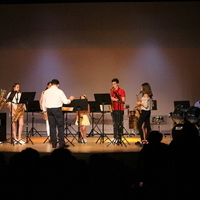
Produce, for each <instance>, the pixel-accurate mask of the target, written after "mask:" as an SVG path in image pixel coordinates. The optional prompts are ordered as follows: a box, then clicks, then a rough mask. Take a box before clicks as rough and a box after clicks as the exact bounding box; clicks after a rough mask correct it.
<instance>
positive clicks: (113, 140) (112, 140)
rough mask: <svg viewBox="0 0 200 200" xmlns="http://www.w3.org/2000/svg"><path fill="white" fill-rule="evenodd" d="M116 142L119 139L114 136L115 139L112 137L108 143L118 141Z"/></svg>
mask: <svg viewBox="0 0 200 200" xmlns="http://www.w3.org/2000/svg"><path fill="white" fill-rule="evenodd" d="M116 142H117V140H116V139H115V138H113V139H111V140H110V141H109V142H108V143H112V144H114V143H116Z"/></svg>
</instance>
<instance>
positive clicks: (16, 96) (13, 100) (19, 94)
mask: <svg viewBox="0 0 200 200" xmlns="http://www.w3.org/2000/svg"><path fill="white" fill-rule="evenodd" d="M10 94H11V92H9V93H8V95H7V99H8V98H9V96H10ZM21 95H22V93H21V92H16V94H15V96H14V97H13V99H12V103H15V104H17V103H19V101H20V98H21ZM8 103H9V104H10V102H8Z"/></svg>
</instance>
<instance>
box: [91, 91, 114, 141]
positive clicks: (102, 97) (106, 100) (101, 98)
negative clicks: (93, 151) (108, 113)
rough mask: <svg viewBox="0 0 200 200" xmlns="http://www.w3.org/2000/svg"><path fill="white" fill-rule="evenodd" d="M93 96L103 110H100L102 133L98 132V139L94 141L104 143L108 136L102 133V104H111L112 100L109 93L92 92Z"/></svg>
mask: <svg viewBox="0 0 200 200" xmlns="http://www.w3.org/2000/svg"><path fill="white" fill-rule="evenodd" d="M94 98H95V100H96V101H97V102H99V104H100V105H102V107H103V110H102V133H101V134H100V136H99V138H98V140H97V141H96V143H97V142H98V141H100V144H101V143H104V142H105V141H106V140H107V139H108V140H110V139H109V137H108V136H107V135H106V134H105V133H104V113H105V112H104V105H111V104H112V101H111V97H110V94H109V93H103V94H94ZM105 138H107V139H105ZM104 139H105V140H104ZM110 141H111V140H110Z"/></svg>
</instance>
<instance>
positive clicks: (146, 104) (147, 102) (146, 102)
mask: <svg viewBox="0 0 200 200" xmlns="http://www.w3.org/2000/svg"><path fill="white" fill-rule="evenodd" d="M141 100H142V104H143V105H142V106H141V110H146V111H148V110H152V105H153V101H152V99H151V98H150V97H147V98H146V97H142V98H141Z"/></svg>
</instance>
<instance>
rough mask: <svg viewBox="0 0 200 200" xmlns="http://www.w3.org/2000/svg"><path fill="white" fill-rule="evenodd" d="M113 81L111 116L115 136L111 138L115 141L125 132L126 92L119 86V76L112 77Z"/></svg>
mask: <svg viewBox="0 0 200 200" xmlns="http://www.w3.org/2000/svg"><path fill="white" fill-rule="evenodd" d="M111 83H112V89H111V91H110V95H111V100H112V112H111V116H112V120H113V131H114V138H113V139H112V140H111V142H115V141H116V140H117V139H118V137H120V136H121V135H122V133H123V118H124V103H125V101H126V94H125V91H124V90H123V89H122V88H120V87H119V80H118V79H117V78H114V79H112V81H111Z"/></svg>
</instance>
